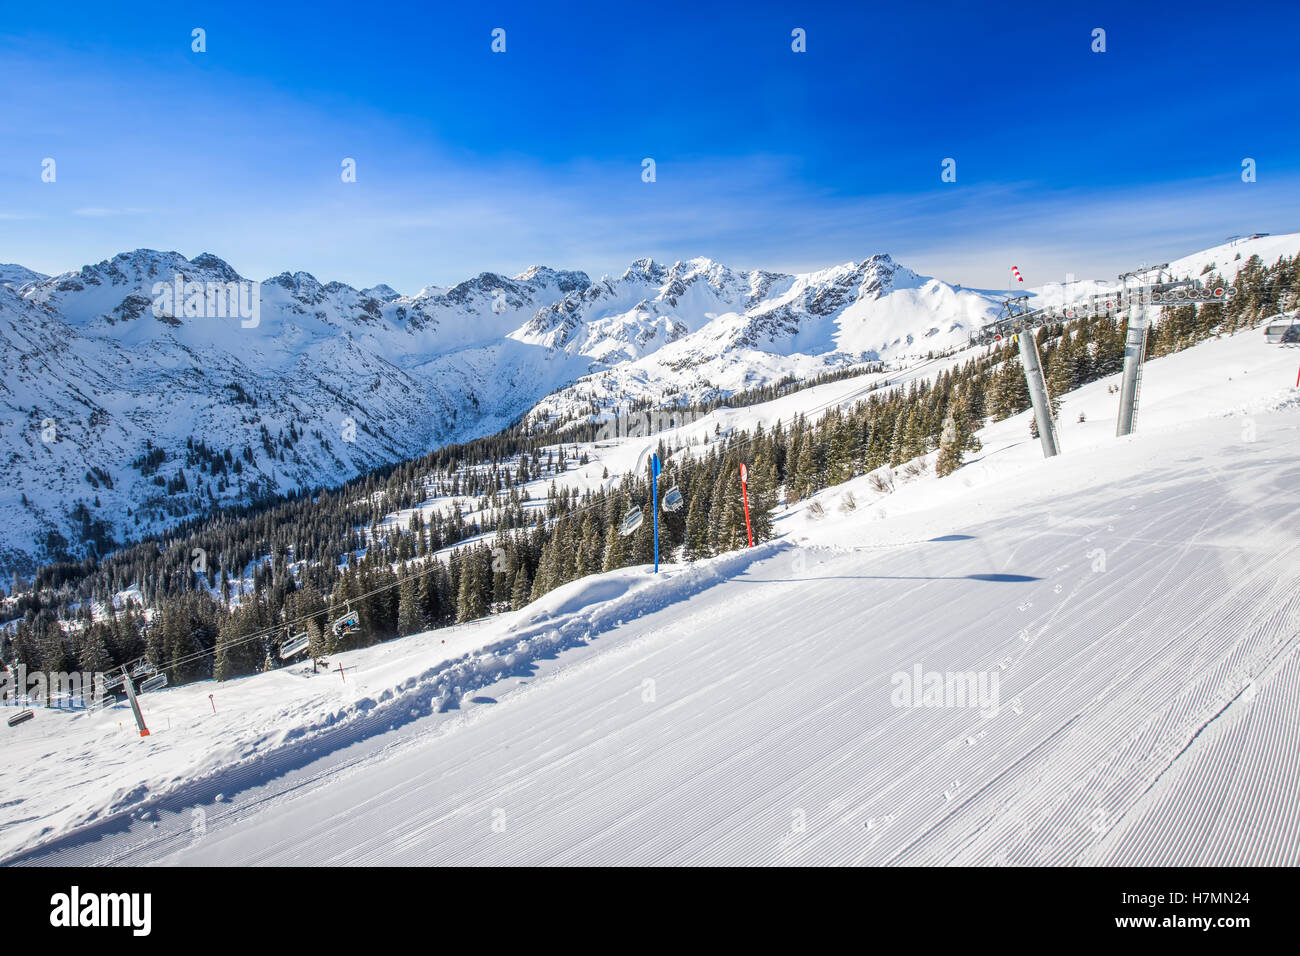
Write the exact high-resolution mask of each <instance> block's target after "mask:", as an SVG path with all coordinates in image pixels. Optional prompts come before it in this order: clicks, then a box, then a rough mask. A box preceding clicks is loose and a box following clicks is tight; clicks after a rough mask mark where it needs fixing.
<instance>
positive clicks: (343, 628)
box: [332, 610, 361, 637]
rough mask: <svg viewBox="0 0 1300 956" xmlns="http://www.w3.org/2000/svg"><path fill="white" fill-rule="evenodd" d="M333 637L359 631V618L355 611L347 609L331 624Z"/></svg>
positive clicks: (345, 635) (358, 632)
mask: <svg viewBox="0 0 1300 956" xmlns="http://www.w3.org/2000/svg"><path fill="white" fill-rule="evenodd" d="M332 627H333V628H334V636H335V637H347V636H348V635H349V634H360V633H361V619H360V618H359V617H358V616H357V612H356V611H352V610H349V611H348V612H347V613H346V614H344V615H343V616H342V617H340V618H339V619H338V620H336V621H335V622H334V624H333V625H332Z"/></svg>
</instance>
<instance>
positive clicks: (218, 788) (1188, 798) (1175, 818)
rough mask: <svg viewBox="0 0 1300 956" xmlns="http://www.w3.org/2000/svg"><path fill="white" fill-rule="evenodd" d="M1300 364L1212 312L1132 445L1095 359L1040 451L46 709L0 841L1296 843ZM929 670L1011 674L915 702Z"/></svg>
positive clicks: (1009, 851) (712, 845)
mask: <svg viewBox="0 0 1300 956" xmlns="http://www.w3.org/2000/svg"><path fill="white" fill-rule="evenodd" d="M1295 361H1296V353H1295V352H1294V351H1288V350H1282V349H1277V348H1271V347H1269V346H1266V345H1265V344H1264V343H1263V341H1262V337H1261V336H1260V335H1259V333H1258V332H1257V331H1250V332H1242V333H1240V334H1238V335H1235V336H1232V337H1226V338H1224V339H1221V340H1217V341H1216V340H1210V341H1207V342H1205V343H1202V344H1201V345H1198V346H1196V347H1195V348H1192V349H1189V350H1187V351H1184V352H1181V353H1178V354H1175V355H1172V356H1168V357H1165V358H1161V359H1158V360H1155V361H1152V362H1151V363H1149V365H1148V366H1147V371H1146V375H1145V380H1144V388H1143V403H1142V409H1141V413H1140V417H1139V421H1138V431H1137V433H1135V434H1134V435H1132V436H1129V437H1127V438H1124V439H1116V438H1114V431H1113V422H1112V417H1113V415H1114V412H1115V398H1114V396H1113V395H1112V394H1110V393H1109V392H1108V391H1107V386H1110V385H1114V383H1115V380H1114V378H1112V379H1110V380H1102V381H1099V382H1095V383H1092V384H1090V385H1088V386H1086V387H1084V388H1082V389H1080V390H1078V391H1077V392H1073V393H1068V394H1067V395H1065V396H1063V398H1064V402H1065V411H1064V413H1063V414H1062V417H1061V429H1060V430H1061V444H1062V448H1063V454H1062V455H1061V456H1059V457H1057V458H1055V459H1052V460H1050V461H1044V460H1043V459H1042V458H1041V452H1040V450H1039V446H1038V443H1037V442H1036V441H1033V440H1031V439H1030V438H1029V435H1028V426H1027V413H1026V414H1022V415H1019V416H1016V417H1014V418H1011V419H1008V420H1006V421H1004V422H1000V423H997V424H995V425H992V426H989V427H988V428H986V429H984V430H983V431H982V432H981V436H980V437H981V439H982V440H983V443H984V448H983V451H982V452H981V453H980V454H979V455H978V456H976V458H975V460H974V461H971V462H970V463H968V464H967V465H966V466H964V467H963V468H961V469H960V470H958V471H957V472H955V473H954V474H953V475H951V476H949V477H947V478H943V479H938V478H935V477H933V473H932V472H931V473H930V474H928V475H925V476H922V477H918V478H914V479H910V480H908V479H906V477H905V475H904V474H903V473H901V471H900V473H899V474H898V475H897V476H896V478H897V483H898V490H896V491H895V492H893V493H892V494H882V493H880V492H879V491H876V490H874V489H873V488H872V487H871V484H870V482H869V481H868V480H867V479H866V478H865V477H864V478H858V479H855V480H854V481H852V482H850V483H848V484H846V485H842V486H838V487H834V488H829V489H827V490H825V491H824V492H822V493H821V494H820V495H818V496H817V497H816V498H815V499H814V501H813V502H805V503H801V504H800V505H799V506H798V507H796V508H795V509H792V510H790V511H787V512H785V513H783V514H782V515H781V517H780V519H779V521H778V528H779V529H780V530H781V531H782V533H783V536H782V537H781V538H780V539H778V540H777V541H774V542H770V543H769V544H767V545H764V546H761V547H759V548H756V549H753V550H752V551H744V552H737V553H732V554H728V555H723V556H720V557H718V558H714V559H710V560H707V561H702V562H697V563H695V564H693V565H682V566H670V567H668V568H667V569H666V570H665V572H664V573H662V574H660V575H658V576H657V577H656V576H654V575H652V574H650V573H649V569H648V568H629V569H624V570H621V571H617V572H612V573H609V574H602V575H594V576H592V577H588V578H584V579H582V580H579V581H575V582H571V583H570V584H568V585H566V586H564V587H562V588H560V589H558V590H556V591H554V592H552V593H551V594H548V595H547V596H546V597H544V598H543V599H542V600H541V601H538V602H535V603H534V604H533V605H530V606H529V607H527V608H525V609H523V610H521V611H518V612H514V613H511V614H507V615H502V616H500V617H496V618H489V619H486V620H484V621H481V622H478V623H474V624H470V625H464V626H461V627H457V628H451V629H446V630H441V631H433V632H429V633H427V634H424V635H419V636H416V637H412V638H407V639H403V640H400V641H394V642H391V643H388V644H384V645H380V646H377V647H372V648H368V649H365V650H361V651H355V652H351V653H348V654H342V655H337V656H336V658H335V659H332V660H331V665H332V666H335V665H339V664H341V665H342V666H343V667H344V668H346V669H347V670H346V672H345V673H346V680H344V679H342V678H341V677H340V675H339V674H338V673H337V672H334V671H331V672H329V673H323V674H318V675H314V676H313V675H310V674H309V673H308V672H309V670H310V669H309V668H303V667H301V666H299V667H296V668H291V669H286V670H282V671H278V672H274V673H270V674H264V675H259V676H255V677H249V678H244V679H241V680H237V681H232V682H228V683H224V684H215V683H210V682H209V683H199V684H193V685H187V686H184V687H179V688H174V689H168V690H164V691H161V692H157V693H154V694H149V695H146V696H145V697H144V698H143V703H144V709H145V714H146V717H147V719H148V720H149V722H150V726H151V728H152V729H153V734H152V736H150V737H148V738H143V739H142V738H139V737H137V736H136V735H135V733H134V730H133V729H132V727H131V721H130V715H129V712H128V711H126V710H125V708H124V707H121V706H120V707H118V708H116V709H115V710H112V711H109V712H108V713H106V714H100V715H86V714H78V715H70V714H68V713H63V712H48V711H41V712H39V713H38V714H37V718H36V719H35V720H33V721H31V722H29V723H27V724H24V725H22V726H21V727H20V728H14V729H12V730H10V731H9V733H8V736H7V737H6V751H7V753H8V754H10V757H11V759H10V760H9V761H7V762H6V763H5V765H4V766H3V767H0V805H4V806H6V807H7V809H8V810H9V820H10V822H9V825H8V826H6V827H4V828H3V829H0V848H2V849H0V852H3V853H5V854H6V855H7V859H9V860H11V861H13V860H20V861H27V862H60V863H84V862H117V863H146V862H167V863H183V864H204V863H217V864H236V863H238V864H241V865H245V864H248V863H264V864H265V863H282V864H283V863H295V864H303V863H325V864H348V863H385V864H395V863H396V864H400V863H452V862H460V863H499V862H515V863H525V862H532V863H535V862H560V863H563V862H578V863H600V862H619V863H765V862H790V863H981V864H989V863H1003V862H1007V863H1124V864H1150V863H1170V864H1211V865H1224V864H1286V865H1295V864H1297V863H1300V804H1297V803H1296V801H1295V799H1294V796H1295V793H1296V792H1297V784H1300V721H1298V720H1297V718H1296V716H1295V713H1296V712H1295V707H1294V702H1295V694H1296V689H1297V686H1300V683H1298V682H1300V544H1297V543H1296V538H1295V534H1294V528H1295V525H1296V521H1297V520H1300V503H1297V501H1296V499H1295V496H1294V495H1292V494H1290V493H1289V492H1288V489H1289V488H1291V487H1293V486H1294V484H1295V481H1296V480H1297V478H1300V392H1297V391H1296V390H1295V389H1294V388H1293V387H1292V383H1293V382H1294V381H1295ZM849 384H850V383H847V382H844V383H834V384H833V385H831V386H824V387H823V389H828V388H837V389H839V390H840V391H841V392H843V391H845V390H846V389H847V386H848V385H849ZM809 391H812V390H809ZM819 391H820V390H819ZM801 395H802V396H803V400H805V401H806V402H807V403H808V410H811V409H813V408H815V407H817V405H818V404H819V403H820V402H825V401H826V400H827V396H826V395H823V396H821V398H820V400H815V399H814V398H813V397H812V396H810V395H807V394H805V393H800V394H799V395H796V396H791V397H789V398H786V399H782V400H781V401H782V402H783V403H786V405H787V406H788V404H789V403H790V402H791V401H792V400H795V399H799V398H800V396H801ZM836 397H840V396H839V395H832V396H830V398H836ZM1078 411H1085V412H1086V413H1087V414H1086V420H1085V421H1084V422H1078V421H1077V412H1078ZM746 413H749V414H752V415H753V416H754V417H755V419H756V420H757V419H758V418H759V417H761V416H766V415H771V414H772V409H764V408H762V407H761V406H760V407H755V408H754V409H750V410H731V411H730V412H729V414H732V415H737V416H739V415H742V414H746ZM783 414H784V412H783ZM636 443H637V440H635V439H631V440H628V441H624V442H616V443H614V444H615V445H616V446H617V447H615V448H613V449H611V450H610V451H611V452H617V453H618V454H625V453H626V448H625V447H624V446H627V448H632V446H633V445H635V444H636ZM632 450H633V451H635V449H634V448H633V449H632ZM850 494H851V495H852V506H851V507H850V497H849V496H850ZM814 503H815V504H819V505H821V506H822V510H823V511H824V513H825V515H826V517H823V518H821V519H818V518H817V517H816V511H817V509H815V508H813V507H812V505H813V504H814ZM918 670H919V671H920V672H921V673H922V674H924V675H928V674H931V673H937V674H940V675H951V674H957V675H964V674H973V675H976V676H977V677H979V678H982V679H983V680H984V686H985V687H986V689H992V696H990V695H989V694H987V693H985V695H984V697H986V698H987V699H981V700H979V701H978V702H977V704H978V705H977V706H961V705H958V704H956V703H955V702H953V701H945V706H930V705H922V706H906V705H905V704H900V702H899V698H898V696H897V691H898V689H899V687H900V681H901V682H902V683H904V684H905V683H906V679H907V678H908V677H910V675H913V674H915V673H916V672H917V671H918ZM209 694H213V695H214V698H213V699H214V701H215V712H214V705H213V703H212V702H210V701H209V697H208V695H209ZM914 703H915V702H914ZM922 703H923V704H924V699H923V700H922ZM24 848H26V852H21V851H23V849H24Z"/></svg>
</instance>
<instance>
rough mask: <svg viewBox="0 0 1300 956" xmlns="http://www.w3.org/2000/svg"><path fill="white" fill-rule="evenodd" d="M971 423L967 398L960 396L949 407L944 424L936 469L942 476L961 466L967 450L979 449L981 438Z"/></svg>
mask: <svg viewBox="0 0 1300 956" xmlns="http://www.w3.org/2000/svg"><path fill="white" fill-rule="evenodd" d="M971 425H972V423H971V420H970V413H969V410H968V408H967V405H966V400H965V398H964V397H958V398H957V399H956V400H955V401H954V402H953V403H952V405H951V406H950V407H949V409H948V418H947V420H946V421H945V422H944V426H943V439H942V440H941V441H940V443H939V458H938V461H937V462H936V463H935V466H934V470H935V473H936V474H937V475H938V476H939V477H940V478H942V477H944V476H945V475H949V474H951V473H952V472H954V471H956V470H957V469H958V468H960V467H961V461H962V455H963V454H964V453H965V452H967V451H979V449H980V440H979V439H978V438H976V437H975V433H974V430H973V429H972V427H971Z"/></svg>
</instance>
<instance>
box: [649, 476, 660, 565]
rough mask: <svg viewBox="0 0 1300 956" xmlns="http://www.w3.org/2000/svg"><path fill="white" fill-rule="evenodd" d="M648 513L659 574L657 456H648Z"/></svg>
mask: <svg viewBox="0 0 1300 956" xmlns="http://www.w3.org/2000/svg"><path fill="white" fill-rule="evenodd" d="M650 511H651V512H652V513H653V515H654V523H655V574H658V573H659V456H658V455H651V456H650Z"/></svg>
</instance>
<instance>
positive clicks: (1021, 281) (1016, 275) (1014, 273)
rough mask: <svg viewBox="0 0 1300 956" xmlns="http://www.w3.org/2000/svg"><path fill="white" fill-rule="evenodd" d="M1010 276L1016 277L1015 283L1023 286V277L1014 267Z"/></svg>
mask: <svg viewBox="0 0 1300 956" xmlns="http://www.w3.org/2000/svg"><path fill="white" fill-rule="evenodd" d="M1011 274H1012V275H1013V276H1015V277H1016V281H1017V282H1019V283H1020V284H1021V285H1024V284H1025V277H1024V276H1022V275H1021V274H1020V270H1019V269H1017V268H1016V267H1015V266H1012V267H1011Z"/></svg>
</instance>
